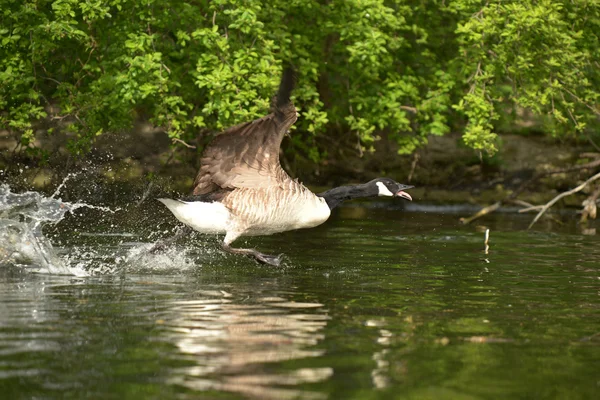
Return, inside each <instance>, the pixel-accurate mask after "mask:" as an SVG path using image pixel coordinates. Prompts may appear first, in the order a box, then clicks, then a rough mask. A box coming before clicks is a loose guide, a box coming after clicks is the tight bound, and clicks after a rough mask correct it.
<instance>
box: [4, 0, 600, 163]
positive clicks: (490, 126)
mask: <svg viewBox="0 0 600 400" xmlns="http://www.w3.org/2000/svg"><path fill="white" fill-rule="evenodd" d="M0 15H1V16H2V17H1V19H0V21H1V22H0V128H2V127H4V128H6V129H8V130H10V131H11V132H13V133H15V134H16V135H18V137H19V140H20V143H21V144H22V146H23V147H25V148H32V146H33V143H34V141H35V131H34V127H35V124H36V123H37V121H39V120H41V119H50V120H53V121H60V122H61V126H62V128H63V129H66V130H67V131H68V132H70V134H71V137H72V138H73V139H72V141H71V142H70V143H69V149H70V150H71V151H72V152H73V153H75V154H85V152H86V151H87V150H88V149H89V148H90V146H91V145H92V144H93V141H94V139H95V138H96V137H97V136H98V135H101V134H102V133H103V132H107V131H113V132H114V131H123V132H124V131H126V130H127V129H129V128H130V127H131V125H132V123H133V121H134V120H135V119H136V118H140V117H141V118H149V119H150V121H151V122H152V123H154V124H156V125H158V126H162V127H164V129H165V131H166V132H167V133H168V135H169V136H170V137H171V138H173V139H181V140H184V141H189V140H192V139H193V138H194V137H195V136H196V135H197V134H198V132H199V130H203V131H218V130H221V129H223V128H224V127H227V126H230V125H232V124H235V123H239V122H242V121H248V120H251V119H253V118H256V117H259V116H261V115H263V114H264V113H265V112H266V111H267V110H268V108H269V104H270V98H271V96H272V94H273V93H274V91H275V89H276V86H277V84H278V81H279V76H280V71H281V68H282V64H284V63H286V62H292V63H293V64H294V66H295V67H296V69H297V70H298V76H299V79H300V81H299V84H298V88H297V90H296V91H295V93H294V95H295V103H296V105H297V107H298V108H299V110H300V112H301V114H302V118H301V119H300V122H299V125H298V128H297V132H296V133H295V134H294V135H293V139H292V140H293V144H294V145H295V146H297V147H298V148H300V149H301V150H302V151H304V152H305V154H306V155H307V156H309V157H310V158H311V159H313V160H315V161H318V160H319V159H320V158H321V157H322V155H323V151H324V149H321V148H319V147H318V146H317V141H316V139H317V137H318V136H319V135H343V134H345V133H346V132H352V133H353V134H354V135H356V137H357V140H359V141H360V143H361V145H362V146H364V148H365V149H368V148H370V147H371V145H372V143H373V142H374V141H375V140H377V138H378V136H379V135H380V134H381V133H383V132H385V133H386V134H387V135H388V137H389V138H390V139H391V140H394V141H395V142H396V143H397V144H398V145H399V152H400V153H410V152H412V151H414V150H415V149H416V148H417V147H418V146H420V145H422V144H424V143H426V141H427V138H428V137H429V136H430V135H443V134H446V133H448V132H449V131H450V130H451V129H454V130H461V131H463V132H464V134H463V137H464V141H465V143H466V144H467V145H469V146H471V147H472V148H474V149H478V150H484V151H487V152H489V153H493V152H494V151H495V149H496V143H497V138H496V133H495V124H496V121H497V120H498V119H500V117H502V119H503V120H506V118H507V116H510V115H512V114H514V110H515V109H516V108H521V109H527V110H530V111H531V112H533V113H535V114H537V115H543V116H546V117H545V118H544V120H545V121H547V127H546V128H547V130H548V132H549V133H551V134H554V135H559V134H587V133H588V132H589V131H590V130H591V129H592V127H593V126H595V127H597V125H598V115H599V114H600V111H599V108H598V103H599V99H600V89H599V88H600V82H599V72H598V71H600V68H599V67H600V52H599V51H598V49H599V48H600V43H599V37H598V32H600V2H599V1H597V0H573V1H566V0H565V1H552V0H541V1H533V0H524V1H487V2H485V3H484V2H481V1H474V0H446V1H441V0H428V1H424V2H416V1H409V0H395V1H384V0H345V1H330V2H319V1H316V0H273V1H264V0H253V1H249V0H214V1H194V2H192V1H185V0H168V1H167V0H161V1H158V0H141V1H140V0H0Z"/></svg>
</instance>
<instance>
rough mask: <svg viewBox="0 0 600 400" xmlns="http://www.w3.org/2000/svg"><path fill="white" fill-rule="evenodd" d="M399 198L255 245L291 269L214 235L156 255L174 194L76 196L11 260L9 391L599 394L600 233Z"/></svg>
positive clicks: (4, 337)
mask: <svg viewBox="0 0 600 400" xmlns="http://www.w3.org/2000/svg"><path fill="white" fill-rule="evenodd" d="M415 200H416V201H415V203H414V204H418V199H415ZM397 204H398V203H397V202H394V201H391V202H386V203H377V204H373V203H368V204H366V203H362V204H360V205H358V206H350V207H343V208H341V209H339V210H338V211H337V212H336V213H335V214H334V216H333V218H332V219H331V220H330V221H329V222H327V223H326V224H325V225H323V226H321V227H318V228H316V229H312V230H305V231H296V232H289V233H285V234H280V235H276V236H272V237H265V238H253V239H252V240H251V241H249V245H252V246H256V247H257V248H258V249H260V250H262V251H264V252H266V253H269V252H270V253H275V254H277V253H285V254H286V255H287V259H286V266H285V267H284V268H275V267H269V266H263V265H258V264H256V263H255V262H254V261H252V260H250V259H246V258H239V257H235V256H231V255H226V254H224V253H222V252H221V251H220V250H219V247H218V242H217V240H216V239H214V238H206V237H203V236H200V235H193V236H192V237H189V238H186V239H185V240H182V241H180V242H178V244H177V245H175V246H173V247H172V248H171V249H170V250H169V251H167V253H166V254H161V255H148V254H146V253H145V249H146V248H147V246H148V245H147V243H150V242H153V241H155V240H157V239H158V238H159V237H166V236H168V235H169V232H171V230H172V229H173V228H174V227H175V226H176V223H175V221H174V218H173V217H172V216H171V215H170V214H169V213H168V211H166V210H165V209H163V208H161V207H160V204H154V203H152V202H146V203H143V204H142V206H140V207H135V205H132V206H130V207H123V209H122V210H120V211H117V212H115V213H114V214H111V213H108V212H106V210H104V211H103V210H93V209H83V208H81V209H77V210H76V211H74V214H75V215H68V214H67V215H66V216H65V217H64V220H62V221H61V222H59V223H58V224H56V225H46V226H45V227H44V228H43V235H44V237H47V238H48V240H49V241H50V243H51V245H52V250H51V251H52V252H53V253H52V255H51V256H45V257H44V258H43V261H39V260H40V259H37V258H36V256H35V255H31V254H29V255H27V254H24V255H23V254H22V255H21V256H17V257H15V256H14V254H13V256H11V257H12V258H11V257H8V256H6V257H5V258H4V262H3V264H2V265H1V266H0V397H1V398H3V399H21V398H23V399H24V398H28V399H34V398H35V399H52V398H60V399H199V398H201V399H229V398H232V399H236V398H253V399H297V398H299V399H305V398H306V399H388V398H390V399H391V398H393V399H598V398H600V238H599V237H598V236H597V235H588V236H584V235H581V234H580V233H579V229H578V228H577V227H576V226H575V224H574V223H569V224H567V225H566V226H564V227H562V228H560V230H554V229H553V228H552V227H553V225H548V224H547V223H544V222H542V223H539V224H538V225H537V226H536V228H537V229H538V230H537V231H526V230H525V228H526V227H527V224H528V223H529V222H530V220H531V218H532V216H531V215H527V216H520V215H515V214H500V213H498V214H493V215H490V216H488V217H486V218H484V219H481V220H478V221H477V223H478V224H480V225H485V226H483V227H482V226H479V227H478V226H461V225H459V224H458V222H457V221H458V218H459V217H460V216H461V215H462V216H464V215H468V214H469V213H464V214H461V215H459V214H456V213H449V212H448V211H450V209H435V208H432V209H431V210H430V211H428V212H423V211H418V210H417V211H410V210H402V209H400V207H397ZM421 210H423V209H421ZM444 210H445V211H444ZM442 211H444V212H442ZM12 218H13V219H14V218H15V217H14V216H13V217H12ZM61 218H63V217H62V216H61V217H60V218H59V219H61ZM568 219H570V220H574V219H575V217H574V216H571V217H568ZM18 220H19V219H18V218H17V221H18ZM20 222H23V217H21V219H20ZM42 225H43V224H42ZM486 228H487V229H490V231H491V235H490V249H489V252H488V254H485V252H484V244H483V240H484V239H483V238H484V234H483V231H484V230H485V229H486ZM11 229H13V228H11ZM14 229H15V232H17V231H16V228H14ZM19 232H20V231H19ZM21 233H22V232H20V233H19V235H21ZM39 234H40V232H38V233H37V235H39ZM15 235H16V234H15ZM15 235H13V237H8V238H6V237H5V238H4V239H3V240H4V242H1V244H2V246H4V248H7V247H9V246H12V248H13V250H11V251H13V252H14V246H15V241H17V240H19V238H22V237H23V236H22V235H21V236H19V235H16V238H15ZM11 241H12V242H11ZM33 241H34V242H35V241H37V239H33ZM25 242H26V243H25V245H29V244H30V243H29V242H27V241H25ZM144 243H145V244H144ZM236 245H237V246H242V245H244V241H243V240H242V241H240V242H239V243H237V242H236ZM1 249H2V247H0V250H1ZM56 262H60V263H63V264H64V265H63V266H62V267H61V268H63V269H61V270H58V271H57V270H52V269H51V268H52V267H51V266H50V264H52V263H56ZM46 263H48V265H46ZM42 264H44V265H42ZM48 268H50V269H48ZM61 271H63V272H65V273H66V272H70V273H74V274H75V275H56V274H55V273H56V272H61ZM33 272H35V273H33Z"/></svg>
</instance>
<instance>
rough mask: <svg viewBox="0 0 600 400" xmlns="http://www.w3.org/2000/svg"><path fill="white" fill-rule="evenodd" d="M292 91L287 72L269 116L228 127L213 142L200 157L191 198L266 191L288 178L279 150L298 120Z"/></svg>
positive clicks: (291, 75)
mask: <svg viewBox="0 0 600 400" xmlns="http://www.w3.org/2000/svg"><path fill="white" fill-rule="evenodd" d="M293 88H294V76H293V72H292V70H291V69H286V70H285V71H284V72H283V75H282V79H281V83H280V85H279V90H278V92H277V95H276V96H275V99H274V101H273V106H272V112H271V113H270V114H269V115H267V116H265V117H262V118H260V119H257V120H254V121H252V122H246V123H243V124H239V125H236V126H234V127H231V128H229V129H227V130H225V131H224V132H222V133H221V134H219V135H217V136H216V137H215V138H214V139H213V141H212V142H211V143H210V144H209V145H208V146H207V147H206V149H205V150H204V153H203V154H202V158H201V160H200V170H199V171H198V175H197V176H196V180H195V182H194V192H193V194H194V195H203V194H208V193H212V192H216V191H223V190H225V191H229V190H233V189H236V188H259V187H269V186H272V185H277V184H280V183H281V180H282V179H285V178H289V176H287V174H286V173H285V171H283V170H282V169H281V166H280V164H279V147H280V145H281V140H282V139H283V135H284V134H285V132H287V130H288V129H289V128H290V127H291V126H292V125H293V123H294V122H296V118H297V114H296V108H295V107H294V105H293V104H292V102H291V100H290V95H291V93H292V90H293Z"/></svg>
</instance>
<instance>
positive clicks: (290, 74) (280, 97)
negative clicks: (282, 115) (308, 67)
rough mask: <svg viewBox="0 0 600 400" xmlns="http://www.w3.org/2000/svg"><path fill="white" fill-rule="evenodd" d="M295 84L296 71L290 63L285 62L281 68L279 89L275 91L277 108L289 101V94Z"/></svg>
mask: <svg viewBox="0 0 600 400" xmlns="http://www.w3.org/2000/svg"><path fill="white" fill-rule="evenodd" d="M295 86H296V73H295V71H294V68H293V67H292V65H291V64H287V65H285V66H284V68H283V73H282V74H281V81H280V82H279V90H278V91H277V100H276V103H275V106H276V107H277V108H281V107H284V106H286V105H288V104H289V103H290V96H291V95H292V91H293V90H294V87H295Z"/></svg>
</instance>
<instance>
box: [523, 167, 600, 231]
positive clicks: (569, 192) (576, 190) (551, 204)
mask: <svg viewBox="0 0 600 400" xmlns="http://www.w3.org/2000/svg"><path fill="white" fill-rule="evenodd" d="M598 178H600V172H599V173H597V174H596V175H594V176H592V177H591V178H589V179H588V180H587V181H585V182H583V183H582V184H581V185H579V186H577V187H576V188H575V189H571V190H568V191H566V192H562V193H561V194H559V195H558V196H556V197H555V198H553V199H552V200H550V201H549V202H547V203H546V204H545V205H544V207H542V209H541V210H540V212H539V213H538V215H536V216H535V218H534V219H533V221H531V224H529V227H528V228H527V229H531V227H532V226H533V225H534V224H535V223H536V222H537V221H538V219H540V217H541V216H542V215H543V214H544V213H545V212H546V211H547V210H548V209H549V208H550V207H552V206H553V205H554V203H556V202H557V201H559V200H560V199H562V198H563V197H566V196H569V195H572V194H573V193H577V192H579V191H581V190H582V189H583V188H585V187H586V186H587V185H588V184H589V183H591V182H593V181H595V180H596V179H598Z"/></svg>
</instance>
